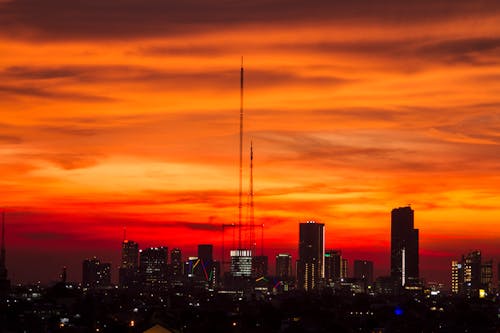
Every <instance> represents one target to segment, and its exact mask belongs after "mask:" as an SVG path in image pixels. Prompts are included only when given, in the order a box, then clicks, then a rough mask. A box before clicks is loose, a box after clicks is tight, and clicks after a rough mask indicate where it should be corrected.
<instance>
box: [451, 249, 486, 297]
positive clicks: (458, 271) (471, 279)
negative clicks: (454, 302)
mask: <svg viewBox="0 0 500 333" xmlns="http://www.w3.org/2000/svg"><path fill="white" fill-rule="evenodd" d="M491 264H492V263H490V264H488V265H486V267H484V268H483V265H482V264H481V251H479V250H474V251H471V252H469V253H467V254H464V255H462V259H461V261H455V260H454V261H452V264H451V265H452V267H451V279H452V292H453V293H455V294H457V293H458V294H461V295H468V296H478V295H479V289H482V288H484V285H483V282H486V283H487V284H491V282H492V278H493V276H492V275H493V271H492V267H491V266H492V265H491Z"/></svg>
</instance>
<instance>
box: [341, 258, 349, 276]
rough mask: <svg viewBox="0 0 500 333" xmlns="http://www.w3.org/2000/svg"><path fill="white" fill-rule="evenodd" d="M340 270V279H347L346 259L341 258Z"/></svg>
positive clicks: (347, 265) (347, 264) (347, 263)
mask: <svg viewBox="0 0 500 333" xmlns="http://www.w3.org/2000/svg"><path fill="white" fill-rule="evenodd" d="M341 268H342V270H341V272H340V277H341V278H342V279H347V278H348V277H349V261H348V260H347V259H346V258H342V267H341Z"/></svg>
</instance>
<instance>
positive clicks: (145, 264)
mask: <svg viewBox="0 0 500 333" xmlns="http://www.w3.org/2000/svg"><path fill="white" fill-rule="evenodd" d="M139 254H140V256H139V272H140V277H141V281H142V282H143V283H144V284H145V285H146V286H147V287H152V286H161V285H164V284H165V283H166V282H167V279H166V275H167V274H166V273H167V259H168V248H167V247H164V246H161V247H150V248H147V249H144V250H140V251H139Z"/></svg>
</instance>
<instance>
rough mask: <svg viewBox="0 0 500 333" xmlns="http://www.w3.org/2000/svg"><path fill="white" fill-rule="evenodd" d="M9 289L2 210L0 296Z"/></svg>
mask: <svg viewBox="0 0 500 333" xmlns="http://www.w3.org/2000/svg"><path fill="white" fill-rule="evenodd" d="M9 290H10V280H9V278H8V271H7V264H6V255H5V212H2V246H1V252H0V296H2V295H5V294H7V293H8V292H9Z"/></svg>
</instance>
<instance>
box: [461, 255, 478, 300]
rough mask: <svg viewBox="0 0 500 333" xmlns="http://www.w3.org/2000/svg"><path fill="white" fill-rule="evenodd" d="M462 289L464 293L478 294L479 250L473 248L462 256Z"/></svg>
mask: <svg viewBox="0 0 500 333" xmlns="http://www.w3.org/2000/svg"><path fill="white" fill-rule="evenodd" d="M462 266H463V289H462V293H465V294H466V295H478V293H479V289H480V288H481V251H479V250H474V251H472V252H470V253H467V254H466V255H463V256H462Z"/></svg>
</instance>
